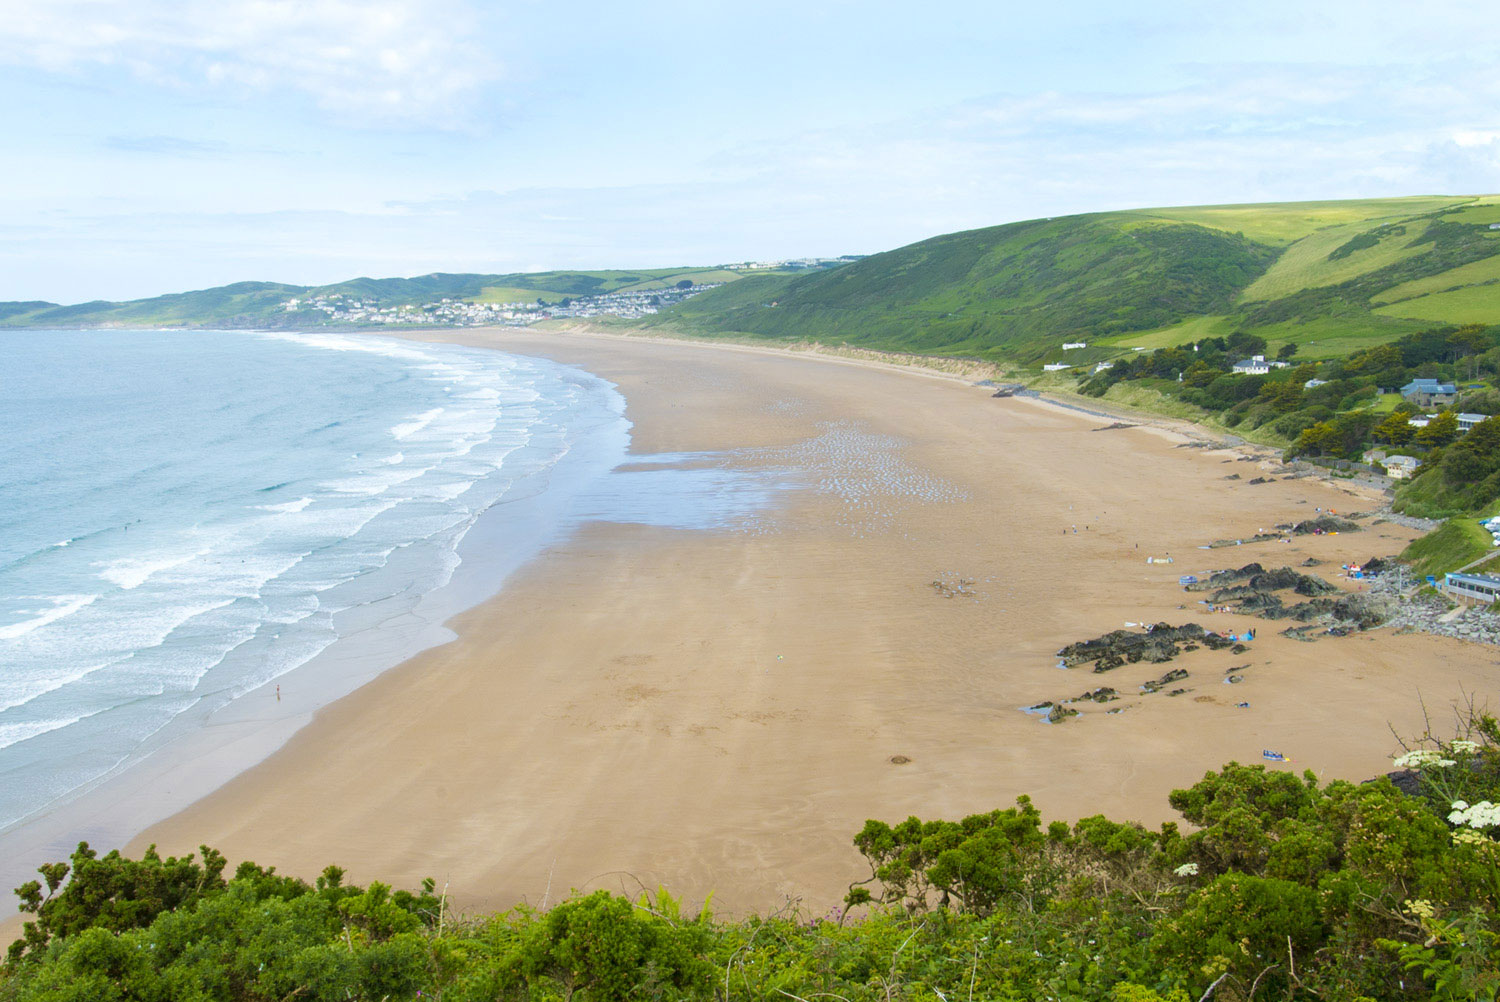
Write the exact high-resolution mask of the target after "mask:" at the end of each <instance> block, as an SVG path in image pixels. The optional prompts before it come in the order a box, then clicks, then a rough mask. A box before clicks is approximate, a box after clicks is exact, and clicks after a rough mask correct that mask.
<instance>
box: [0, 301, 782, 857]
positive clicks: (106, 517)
mask: <svg viewBox="0 0 1500 1002" xmlns="http://www.w3.org/2000/svg"><path fill="white" fill-rule="evenodd" d="M0 360H3V362H0V427H3V429H4V434H3V436H0V831H4V830H5V829H6V828H7V826H11V827H13V826H15V825H17V824H20V823H24V822H25V821H26V820H27V819H28V818H32V817H34V816H36V815H38V813H39V812H44V811H46V810H47V809H48V808H49V806H51V805H54V804H56V803H58V802H59V801H62V800H66V799H69V798H72V797H75V796H76V795H78V794H79V793H80V792H81V791H86V790H88V789H89V788H90V787H92V786H94V785H96V784H99V783H101V782H103V781H106V780H107V779H108V778H109V777H110V776H112V775H114V774H118V773H119V772H121V771H122V770H124V769H126V768H128V767H129V766H131V764H132V763H133V762H135V761H138V760H140V759H141V758H143V757H145V756H147V755H151V754H154V753H156V752H157V751H159V750H160V749H162V748H163V747H166V746H169V745H170V744H171V742H172V740H173V739H174V738H175V737H177V736H180V735H181V734H182V733H184V732H185V731H187V730H190V729H191V728H193V727H195V726H200V725H201V723H202V722H203V721H204V720H206V719H208V718H209V717H210V716H211V715H212V714H213V713H214V712H215V711H216V710H217V709H219V708H221V707H224V706H226V705H227V704H230V703H232V702H234V701H235V700H239V699H241V698H242V697H245V696H246V694H249V693H252V692H255V693H258V696H257V698H259V699H263V700H264V699H271V698H274V697H273V695H272V689H271V687H272V686H276V685H279V684H280V682H279V681H278V680H283V679H288V678H290V677H292V676H291V675H289V673H292V672H294V671H296V670H297V669H299V668H302V667H303V666H307V665H309V664H316V663H318V662H317V659H319V658H320V657H322V658H327V657H328V655H329V652H330V651H332V650H337V649H338V645H339V644H341V643H348V642H349V638H350V637H352V636H355V635H358V636H360V637H362V638H364V641H365V643H364V649H365V650H366V652H367V654H368V655H369V656H374V657H377V658H379V657H380V656H382V653H383V654H384V656H385V657H386V658H387V660H399V659H401V658H403V657H405V656H407V655H409V654H410V653H413V647H414V646H416V647H420V646H422V644H428V645H430V644H431V643H433V642H436V641H435V640H434V639H433V637H432V636H429V635H427V634H421V633H420V631H417V633H413V632H412V631H411V630H408V631H407V633H406V634H401V632H400V627H401V626H402V624H407V625H410V624H411V623H412V622H413V621H420V622H422V623H425V622H428V621H430V620H431V619H432V618H433V617H432V614H431V611H430V610H428V611H427V612H426V613H425V614H424V615H420V616H419V615H418V612H419V611H420V610H422V609H423V604H424V603H428V602H430V601H431V598H432V596H433V595H435V594H439V593H442V592H443V591H444V590H445V589H450V590H451V589H452V588H453V587H454V584H453V583H454V579H455V573H456V572H458V571H459V568H460V567H461V566H462V565H463V563H464V554H465V547H466V545H469V544H466V542H465V541H466V538H467V537H469V536H470V534H471V533H472V532H473V530H474V528H475V526H476V525H482V524H488V523H485V522H484V520H485V519H495V518H497V517H498V516H499V515H500V514H502V513H504V512H505V511H507V510H509V509H511V508H512V507H513V508H514V510H516V511H520V510H522V509H523V508H524V509H525V510H526V511H527V512H528V513H529V514H528V515H527V516H526V518H525V519H523V520H521V521H517V522H514V523H512V524H509V525H507V524H506V523H504V522H503V520H502V521H501V522H498V523H494V524H491V527H490V529H489V530H488V532H489V539H490V543H489V544H488V545H489V546H490V547H491V550H492V551H493V550H495V549H497V548H498V550H500V551H501V558H500V559H490V560H489V563H488V566H489V571H488V575H487V576H481V577H480V578H475V582H476V583H475V584H474V585H473V586H472V588H471V591H472V592H473V593H472V594H466V595H465V596H463V597H462V600H461V601H459V602H457V603H456V604H457V605H459V606H461V605H463V604H472V602H473V601H477V600H478V598H480V597H482V595H481V594H480V593H482V592H484V591H485V590H486V589H488V590H491V591H492V590H493V588H494V587H496V586H497V585H498V582H499V579H500V578H501V577H503V574H504V573H505V572H508V570H510V569H513V568H514V567H516V566H519V565H520V564H521V563H523V562H524V561H525V560H526V559H528V558H529V557H531V556H534V554H535V553H536V552H537V551H539V550H540V549H541V548H542V547H544V546H545V545H546V544H547V543H548V542H549V540H551V539H552V538H555V536H556V533H557V532H560V531H562V527H563V523H564V522H566V521H567V519H568V518H575V519H576V518H579V517H585V516H587V517H607V516H608V509H609V508H610V507H611V506H612V505H615V504H616V502H623V499H624V498H626V497H628V496H630V495H631V494H632V489H630V488H629V485H628V484H623V485H622V484H619V483H616V484H615V486H612V487H609V488H607V489H606V488H605V487H604V486H603V485H605V484H606V483H611V482H610V481H608V479H607V478H608V474H609V472H610V471H611V470H612V469H614V468H615V467H616V466H618V465H619V464H620V462H621V460H622V459H623V457H624V456H625V453H626V449H627V446H628V441H629V435H628V429H629V424H628V422H627V421H626V420H625V417H624V400H623V398H622V397H621V396H620V394H619V393H618V392H616V390H615V388H614V387H613V386H612V385H611V384H610V383H608V382H606V381H605V380H603V379H600V378H598V377H595V376H593V375H590V374H589V373H587V372H583V371H581V370H578V369H575V368H570V367H567V366H563V365H560V364H556V363H553V362H550V361H546V360H543V359H538V358H529V357H522V356H516V355H510V354H505V353H501V352H497V351H490V350H483V349H471V348H464V347H458V346H452V345H442V344H427V343H421V342H414V341H403V340H397V339H391V338H382V337H374V336H363V335H352V334H351V335H344V334H330V333H295V332H286V333H283V332H275V333H270V332H245V331H215V332H205V331H191V332H188V331H138V330H137V331H62V330H56V331H37V330H31V331H16V332H6V333H0ZM689 465H691V464H689ZM698 465H699V466H701V465H702V464H698ZM683 472H684V475H685V476H688V477H689V478H690V480H691V478H692V477H697V478H698V479H699V480H702V479H703V473H702V471H699V472H697V473H693V472H692V471H686V470H685V471H683ZM710 472H711V471H710ZM687 486H688V490H689V492H690V493H691V492H695V491H701V492H703V494H704V496H718V495H717V494H716V492H719V491H720V489H721V488H722V484H716V483H714V482H709V481H703V482H701V483H696V484H695V483H692V482H688V485H687ZM611 499H613V500H611ZM539 500H540V501H544V502H545V503H538V502H539ZM748 503H751V504H753V503H755V501H754V499H751V501H749V502H748ZM625 507H628V505H625ZM637 507H639V508H642V509H643V510H648V511H653V512H655V511H658V510H660V508H659V506H655V505H640V504H637ZM667 507H668V508H670V507H671V506H670V505H668V506H667ZM622 517H623V516H622ZM495 525H499V528H498V529H497V528H495ZM470 544H472V540H470ZM491 556H492V558H493V552H492V554H491ZM387 627H389V628H391V629H392V630H394V631H395V632H394V633H392V637H393V638H394V639H392V640H390V641H389V642H385V641H382V640H380V639H379V636H378V634H379V631H380V630H381V629H383V628H387ZM419 634H420V635H419ZM372 635H374V636H375V639H374V641H372V639H371V638H372ZM414 636H416V637H417V640H416V642H415V644H414V643H413V637H414ZM376 667H380V666H378V665H377V666H376Z"/></svg>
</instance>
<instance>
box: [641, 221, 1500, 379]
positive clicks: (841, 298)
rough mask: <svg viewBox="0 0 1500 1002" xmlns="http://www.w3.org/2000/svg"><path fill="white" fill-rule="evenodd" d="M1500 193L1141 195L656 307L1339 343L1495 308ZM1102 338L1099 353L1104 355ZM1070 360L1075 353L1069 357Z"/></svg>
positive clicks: (1075, 333) (1122, 341) (763, 325)
mask: <svg viewBox="0 0 1500 1002" xmlns="http://www.w3.org/2000/svg"><path fill="white" fill-rule="evenodd" d="M1493 222H1500V196H1482V197H1470V196H1431V197H1426V196H1424V197H1414V198H1388V199H1363V200H1353V201H1340V202H1301V203H1274V204H1265V205H1224V206H1192V207H1185V208H1171V209H1140V210H1133V211H1128V212H1112V213H1098V214H1092V215H1083V216H1068V217H1062V218H1057V219H1045V220H1031V221H1028V222H1022V223H1011V224H1007V225H1004V226H995V227H990V228H987V229H982V230H971V231H968V232H964V233H954V234H948V235H945V236H941V237H935V238H933V239H930V240H924V241H922V242H920V243H916V244H912V245H910V246H907V247H902V248H898V249H896V250H893V251H888V252H886V253H884V254H877V255H874V256H872V257H869V258H865V259H864V260H862V261H859V262H857V263H855V264H852V265H848V266H845V267H843V268H839V269H836V270H833V271H828V272H823V273H819V274H814V275H806V276H798V277H791V278H787V279H782V280H780V281H779V282H778V283H777V284H776V285H775V286H774V287H773V286H771V285H769V284H767V285H762V286H760V287H759V288H758V289H757V290H756V294H755V295H748V293H749V292H750V291H751V290H750V289H749V288H735V289H731V288H723V289H719V290H716V291H713V292H709V293H705V294H704V295H702V296H699V297H696V298H694V299H693V300H691V301H690V302H687V303H683V304H682V305H680V306H678V307H675V308H673V309H671V310H667V311H664V312H663V313H662V314H661V315H659V316H658V317H656V318H653V319H651V320H648V321H646V322H645V325H646V326H648V327H663V326H665V327H672V328H676V329H678V330H681V331H684V332H687V333H696V334H704V335H716V334H717V335H723V334H731V333H733V334H740V335H747V334H748V335H752V336H759V337H765V338H778V339H793V340H803V339H812V340H819V341H825V342H832V343H847V344H856V345H863V346H866V347H871V348H881V349H887V350H895V351H910V352H918V353H924V354H950V355H974V356H979V357H985V358H993V359H1006V360H1011V361H1021V362H1031V363H1035V362H1039V361H1049V360H1060V359H1061V358H1062V356H1061V354H1060V348H1061V344H1062V343H1063V342H1065V341H1087V342H1089V343H1090V345H1091V346H1094V347H1099V348H1103V349H1108V350H1107V351H1104V352H1103V354H1101V355H1100V358H1104V357H1109V356H1110V355H1123V354H1126V353H1128V352H1130V351H1131V350H1132V349H1135V348H1138V347H1145V348H1162V347H1171V346H1174V345H1179V344H1186V343H1189V342H1192V341H1196V340H1199V339H1202V338H1204V337H1222V336H1227V335H1229V334H1232V333H1234V332H1235V331H1241V330H1243V331H1247V332H1251V333H1254V334H1256V335H1257V336H1259V337H1262V338H1264V339H1266V340H1267V341H1268V342H1269V343H1270V345H1271V347H1272V349H1273V350H1274V349H1276V348H1278V347H1280V346H1281V345H1282V344H1285V343H1287V342H1295V343H1297V344H1298V345H1299V346H1300V347H1301V348H1302V349H1303V353H1304V355H1305V356H1307V357H1332V356H1334V355H1341V354H1346V353H1348V352H1349V351H1351V350H1355V349H1357V348H1360V347H1366V346H1369V345H1372V344H1379V343H1384V342H1387V341H1392V340H1395V339H1397V338H1399V337H1401V336H1403V335H1405V334H1410V333H1412V332H1415V331H1419V330H1422V329H1425V328H1428V327H1431V326H1433V325H1443V324H1459V323H1485V324H1489V323H1497V322H1500V230H1497V231H1491V230H1490V229H1489V224H1491V223H1493ZM1093 355H1094V352H1093V351H1092V348H1091V351H1090V357H1089V358H1088V359H1087V361H1097V360H1099V359H1096V358H1094V357H1093ZM1074 360H1075V359H1074V358H1072V357H1070V358H1069V361H1074Z"/></svg>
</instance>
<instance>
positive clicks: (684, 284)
mask: <svg viewBox="0 0 1500 1002" xmlns="http://www.w3.org/2000/svg"><path fill="white" fill-rule="evenodd" d="M692 287H693V280H692V279H691V278H684V279H683V280H682V281H680V282H678V283H677V288H679V289H691V288H692Z"/></svg>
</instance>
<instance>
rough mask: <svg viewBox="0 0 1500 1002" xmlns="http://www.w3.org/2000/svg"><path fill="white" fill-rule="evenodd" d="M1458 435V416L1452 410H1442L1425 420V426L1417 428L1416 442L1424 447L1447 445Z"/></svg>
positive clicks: (1431, 447)
mask: <svg viewBox="0 0 1500 1002" xmlns="http://www.w3.org/2000/svg"><path fill="white" fill-rule="evenodd" d="M1457 437H1458V416H1457V415H1455V414H1454V413H1453V412H1452V411H1443V413H1441V414H1439V415H1438V416H1437V417H1435V418H1433V419H1432V420H1431V421H1429V422H1427V427H1426V428H1419V429H1418V430H1417V444H1418V445H1420V446H1422V447H1423V448H1425V449H1433V448H1437V447H1438V446H1443V445H1447V444H1448V443H1449V442H1451V441H1453V440H1454V439H1455V438H1457Z"/></svg>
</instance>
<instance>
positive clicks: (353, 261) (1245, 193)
mask: <svg viewBox="0 0 1500 1002" xmlns="http://www.w3.org/2000/svg"><path fill="white" fill-rule="evenodd" d="M0 23H3V24H4V25H5V30H4V32H3V33H0V94H3V99H0V107H3V112H0V114H3V115H4V119H5V122H4V125H5V128H4V130H3V135H4V136H5V137H6V139H7V142H5V143H4V144H0V182H3V183H0V300H34V299H42V300H49V301H53V302H62V303H74V302H81V301H86V300H91V299H129V298H138V297H145V296H152V295H158V294H161V293H166V292H180V291H185V290H188V289H198V288H206V287H210V286H214V285H222V284H226V283H229V282H235V281H243V280H263V281H280V282H288V283H293V284H321V283H328V282H334V281H340V280H343V279H347V278H352V277H355V276H359V275H369V276H375V277H388V276H398V275H420V274H426V273H429V272H433V271H462V272H495V273H498V272H512V271H535V270H544V269H552V268H609V267H618V268H643V267H652V266H656V267H668V266H676V265H698V264H703V265H710V264H719V263H727V262H733V261H745V260H776V259H783V258H791V257H808V256H836V255H839V254H864V253H873V252H876V251H880V250H886V249H889V248H892V247H896V246H900V245H902V244H906V243H910V242H912V241H914V240H919V239H922V238H924V237H928V236H933V235H936V234H939V233H945V232H952V231H954V230H961V229H972V228H975V227H981V226H990V225H994V224H998V223H1004V222H1010V221H1014V220H1018V219H1029V218H1035V217H1038V216H1054V215H1062V214H1067V213H1075V212H1091V211H1099V210H1107V209H1121V208H1135V207H1143V206H1154V205H1191V204H1218V203H1232V202H1257V201H1283V200H1296V199H1330V198H1358V197H1372V196H1388V195H1414V194H1433V193H1440V194H1470V193H1494V192H1500V32H1497V31H1496V30H1495V29H1494V18H1493V9H1492V7H1491V5H1490V4H1487V3H1483V2H1463V3H1458V2H1444V0H1431V2H1427V3H1424V4H1422V5H1420V6H1419V5H1417V4H1413V3H1410V2H1409V0H1401V2H1387V0H1360V2H1343V0H1329V2H1318V0H1297V2H1285V0H1262V2H1258V3H1255V4H1245V5H1233V6H1232V8H1225V7H1221V6H1220V5H1213V4H1205V3H1203V2H1201V0H1193V2H1173V0H1167V2H1152V0H1136V2H1134V3H1120V2H1118V0H1114V2H1109V3H1102V2H1075V0H1049V2H1047V3H1026V4H1020V3H1013V2H1009V0H988V2H954V0H927V2H925V3H921V4H915V3H911V2H910V0H907V2H902V3H888V2H884V0H863V2H853V0H812V2H808V0H803V2H800V3H786V2H781V0H757V2H756V3H752V4H746V3H743V2H737V3H734V4H727V3H717V2H714V0H696V2H693V3H685V2H676V0H634V2H631V3H619V2H608V3H606V2H579V0H547V2H543V0H491V2H478V0H361V2H354V0H196V2H178V0H128V2H115V0H0Z"/></svg>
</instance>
